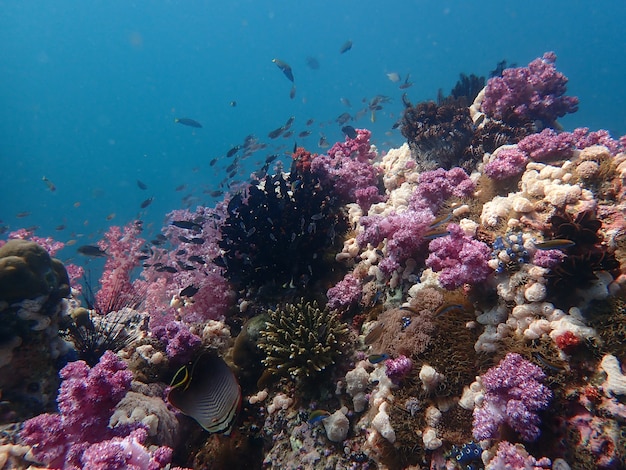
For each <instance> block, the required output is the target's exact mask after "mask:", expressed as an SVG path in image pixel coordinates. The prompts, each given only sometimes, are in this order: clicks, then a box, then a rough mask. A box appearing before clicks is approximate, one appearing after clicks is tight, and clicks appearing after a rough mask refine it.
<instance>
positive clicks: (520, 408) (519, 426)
mask: <svg viewBox="0 0 626 470" xmlns="http://www.w3.org/2000/svg"><path fill="white" fill-rule="evenodd" d="M544 378H545V374H544V373H543V371H542V370H541V368H540V367H539V366H536V365H535V364H533V363H532V362H530V361H527V360H526V359H524V358H523V357H522V356H520V355H519V354H517V353H509V354H507V355H506V357H505V358H504V359H502V360H501V361H500V363H499V364H498V365H497V366H496V367H492V368H491V369H489V370H488V371H487V372H486V373H485V374H484V375H483V376H482V377H481V379H482V384H483V386H484V388H485V398H484V401H483V402H482V405H481V406H479V407H476V408H475V409H474V421H473V426H474V431H473V432H474V438H475V439H477V440H483V439H493V438H497V437H498V436H499V434H500V427H501V426H502V424H504V423H506V424H508V425H509V426H510V427H511V428H512V429H513V430H514V431H516V432H518V433H519V434H520V436H521V438H522V439H523V440H525V441H534V440H536V439H537V438H538V437H539V435H540V434H541V431H540V429H539V424H540V418H539V415H538V414H537V413H538V411H540V410H543V409H545V408H546V407H547V406H548V404H549V402H550V399H551V398H552V392H551V391H550V389H549V388H548V387H546V386H545V385H544V384H542V383H541V382H542V380H543V379H544Z"/></svg>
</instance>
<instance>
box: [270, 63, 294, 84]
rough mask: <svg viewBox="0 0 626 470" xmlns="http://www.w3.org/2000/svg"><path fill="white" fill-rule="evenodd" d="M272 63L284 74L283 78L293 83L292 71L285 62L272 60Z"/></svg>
mask: <svg viewBox="0 0 626 470" xmlns="http://www.w3.org/2000/svg"><path fill="white" fill-rule="evenodd" d="M272 62H274V63H275V64H276V67H278V68H279V69H280V70H282V72H283V73H284V74H285V77H287V78H288V79H289V81H291V82H293V71H292V70H291V66H290V65H289V64H288V63H287V62H283V61H282V60H280V59H272Z"/></svg>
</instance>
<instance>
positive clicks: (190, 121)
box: [174, 118, 202, 129]
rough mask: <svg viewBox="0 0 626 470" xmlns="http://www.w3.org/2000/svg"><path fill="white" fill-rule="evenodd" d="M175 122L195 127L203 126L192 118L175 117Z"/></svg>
mask: <svg viewBox="0 0 626 470" xmlns="http://www.w3.org/2000/svg"><path fill="white" fill-rule="evenodd" d="M174 122H177V123H178V124H182V125H183V126H189V127H195V128H197V129H199V128H201V127H202V124H200V123H199V122H198V121H195V120H193V119H190V118H176V119H174Z"/></svg>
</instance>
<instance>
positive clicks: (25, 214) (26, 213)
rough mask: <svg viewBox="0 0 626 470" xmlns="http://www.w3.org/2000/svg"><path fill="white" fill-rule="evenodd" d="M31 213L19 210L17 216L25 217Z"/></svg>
mask: <svg viewBox="0 0 626 470" xmlns="http://www.w3.org/2000/svg"><path fill="white" fill-rule="evenodd" d="M29 215H30V212H26V211H25V212H18V213H17V214H15V217H17V218H18V219H23V218H24V217H28V216H29Z"/></svg>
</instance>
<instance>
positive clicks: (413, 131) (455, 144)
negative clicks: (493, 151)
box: [402, 101, 475, 170]
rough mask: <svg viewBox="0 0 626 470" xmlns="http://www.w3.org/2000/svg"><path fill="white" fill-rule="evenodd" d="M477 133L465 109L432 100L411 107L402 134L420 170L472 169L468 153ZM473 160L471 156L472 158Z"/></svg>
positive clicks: (472, 163)
mask: <svg viewBox="0 0 626 470" xmlns="http://www.w3.org/2000/svg"><path fill="white" fill-rule="evenodd" d="M473 134H474V129H473V124H472V119H471V118H470V115H469V110H468V108H467V107H466V106H460V105H458V104H457V103H456V102H453V103H450V104H443V105H441V106H438V105H437V104H436V103H435V102H433V101H427V102H423V103H419V104H418V105H416V106H409V107H407V108H406V109H405V111H404V116H403V117H402V135H403V136H404V137H406V139H407V141H408V143H409V147H411V150H412V152H413V154H414V156H415V158H416V160H417V163H418V167H420V169H421V170H433V169H435V168H445V169H447V170H449V169H450V168H452V167H455V166H461V167H463V168H466V169H467V170H471V169H472V168H473V166H474V163H475V161H472V160H468V155H467V154H465V150H466V148H467V147H468V145H469V143H470V141H471V139H472V136H473ZM469 157H471V155H469Z"/></svg>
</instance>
